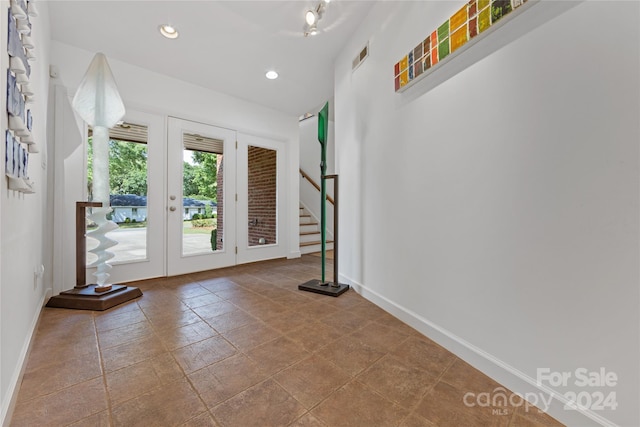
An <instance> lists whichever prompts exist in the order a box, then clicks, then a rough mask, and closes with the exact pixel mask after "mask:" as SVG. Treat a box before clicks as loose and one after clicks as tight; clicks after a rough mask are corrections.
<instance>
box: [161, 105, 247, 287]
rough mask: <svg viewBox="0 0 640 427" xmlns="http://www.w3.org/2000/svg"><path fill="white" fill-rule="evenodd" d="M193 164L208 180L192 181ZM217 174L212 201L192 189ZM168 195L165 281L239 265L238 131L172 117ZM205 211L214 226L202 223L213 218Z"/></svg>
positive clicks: (168, 160) (202, 191)
mask: <svg viewBox="0 0 640 427" xmlns="http://www.w3.org/2000/svg"><path fill="white" fill-rule="evenodd" d="M192 164H193V166H197V167H198V168H199V172H198V173H200V174H202V173H205V174H206V175H208V177H202V176H199V177H197V176H193V175H190V174H189V170H190V169H192V168H191V165H192ZM202 165H208V166H207V167H206V168H203V167H202ZM203 171H204V172H203ZM213 174H216V178H217V180H216V181H217V182H216V183H215V185H216V189H215V192H209V193H208V194H209V195H208V197H207V196H206V195H205V196H203V194H206V193H207V192H206V191H205V190H203V189H202V187H197V186H196V187H193V186H192V185H191V184H194V182H195V181H196V180H198V179H200V180H206V179H205V178H210V177H211V175H213ZM209 185H211V184H209ZM192 187H193V189H191V190H189V188H192ZM167 190H168V195H167V199H166V206H167V275H168V276H174V275H177V274H185V273H191V272H194V271H203V270H210V269H214V268H221V267H227V266H230V265H235V264H236V200H235V199H236V131H234V130H230V129H224V128H219V127H215V126H210V125H206V124H203V123H197V122H191V121H187V120H182V119H177V118H174V117H169V119H168V147H167ZM185 190H187V192H188V193H190V194H185ZM214 198H215V199H216V200H215V203H216V204H215V209H213V207H212V204H213V203H212V202H214V200H212V199H214ZM207 205H209V206H210V208H209V209H211V212H214V211H215V215H214V216H215V221H209V220H213V219H212V218H202V217H203V216H210V215H207V214H206V213H208V212H209V209H208V208H207ZM207 221H209V222H207ZM199 222H200V223H199ZM202 222H204V224H203V223H202Z"/></svg>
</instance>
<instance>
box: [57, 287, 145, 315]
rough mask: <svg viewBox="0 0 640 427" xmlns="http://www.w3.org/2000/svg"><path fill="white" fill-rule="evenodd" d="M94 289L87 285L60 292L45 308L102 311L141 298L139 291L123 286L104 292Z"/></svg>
mask: <svg viewBox="0 0 640 427" xmlns="http://www.w3.org/2000/svg"><path fill="white" fill-rule="evenodd" d="M95 287H96V285H89V286H87V287H86V288H81V289H78V288H74V289H70V290H68V291H64V292H61V293H60V295H56V296H54V297H51V298H50V299H49V302H47V307H55V308H72V309H76V310H95V311H104V310H108V309H110V308H111V307H114V306H116V305H118V304H122V303H123V302H127V301H130V300H132V299H135V298H138V297H141V296H142V291H141V290H140V289H138V288H134V287H130V286H125V285H113V286H112V287H111V289H110V290H108V291H106V292H96V291H95Z"/></svg>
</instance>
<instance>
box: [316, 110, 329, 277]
mask: <svg viewBox="0 0 640 427" xmlns="http://www.w3.org/2000/svg"><path fill="white" fill-rule="evenodd" d="M328 129H329V103H328V102H327V103H326V104H324V107H322V110H320V112H319V113H318V141H319V142H320V153H321V154H320V251H321V254H322V283H325V278H324V267H325V264H326V261H327V206H326V203H327V181H326V179H325V175H326V174H327V133H328Z"/></svg>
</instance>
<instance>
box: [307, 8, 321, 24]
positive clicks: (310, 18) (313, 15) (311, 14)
mask: <svg viewBox="0 0 640 427" xmlns="http://www.w3.org/2000/svg"><path fill="white" fill-rule="evenodd" d="M304 20H305V21H306V22H307V25H313V24H315V23H316V22H318V12H316V11H315V10H307V13H305V15H304Z"/></svg>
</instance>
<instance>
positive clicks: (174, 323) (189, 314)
mask: <svg viewBox="0 0 640 427" xmlns="http://www.w3.org/2000/svg"><path fill="white" fill-rule="evenodd" d="M147 318H148V319H149V321H150V322H151V326H153V329H154V330H155V331H156V332H159V331H163V330H165V329H175V328H178V327H180V326H185V325H190V324H192V323H196V322H199V321H200V320H202V319H201V318H200V317H198V315H197V314H196V313H194V312H193V311H191V310H185V311H176V312H169V311H163V312H159V313H158V314H153V315H150V314H148V313H147Z"/></svg>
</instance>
